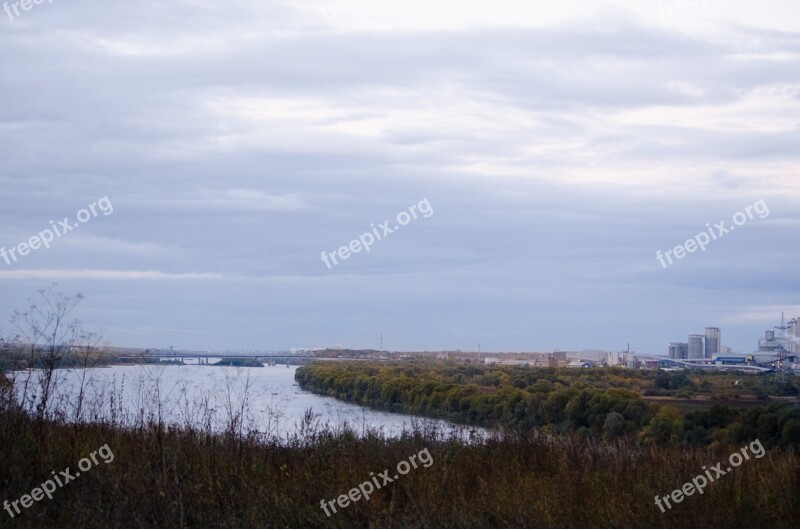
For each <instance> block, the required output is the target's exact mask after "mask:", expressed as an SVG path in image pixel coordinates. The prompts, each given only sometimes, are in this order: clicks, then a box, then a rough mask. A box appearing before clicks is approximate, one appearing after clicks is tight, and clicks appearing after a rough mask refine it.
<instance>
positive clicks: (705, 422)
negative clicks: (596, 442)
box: [295, 361, 800, 449]
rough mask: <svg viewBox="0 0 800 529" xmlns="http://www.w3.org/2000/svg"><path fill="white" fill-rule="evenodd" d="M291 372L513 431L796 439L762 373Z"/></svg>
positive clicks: (788, 406) (362, 368) (790, 419)
mask: <svg viewBox="0 0 800 529" xmlns="http://www.w3.org/2000/svg"><path fill="white" fill-rule="evenodd" d="M295 378H296V379H297V381H298V383H299V384H300V386H301V387H302V388H304V389H307V390H310V391H313V392H316V393H318V394H323V395H329V396H333V397H336V398H339V399H342V400H345V401H348V402H352V403H355V404H360V405H365V406H369V407H373V408H377V409H383V410H388V411H394V412H403V413H413V414H421V415H427V416H431V417H438V418H443V419H448V420H451V421H455V422H459V423H463V424H470V425H478V426H487V427H503V428H506V429H510V430H512V431H515V432H522V433H523V434H524V433H529V432H532V431H534V430H540V431H544V432H546V433H568V432H571V433H575V434H577V435H578V436H580V437H584V438H601V437H602V438H605V439H615V438H619V437H626V438H633V439H638V440H641V441H644V442H646V443H656V444H665V443H675V444H687V445H693V446H707V445H713V446H720V445H721V446H725V445H730V444H736V443H744V442H748V441H752V440H754V439H756V438H758V439H760V440H761V442H762V443H764V446H767V447H780V448H786V449H800V407H798V406H797V405H796V404H794V403H790V402H783V401H775V402H770V399H769V397H768V394H770V393H771V394H776V393H777V394H779V395H786V394H789V395H792V394H795V393H796V392H797V388H796V386H795V385H794V383H792V382H789V383H787V384H783V385H776V384H775V383H774V380H773V378H772V377H770V376H753V375H742V374H737V373H708V372H702V371H691V372H685V371H676V372H665V371H638V370H630V369H621V368H613V369H608V368H597V369H567V368H562V369H555V368H525V367H489V366H483V365H475V364H456V363H442V362H430V361H428V362H417V363H366V362H348V363H341V362H336V363H333V362H319V363H314V364H310V365H307V366H304V367H301V368H299V369H298V370H297V372H296V374H295ZM692 396H694V397H695V398H700V399H702V400H701V401H699V402H702V403H703V404H704V405H703V406H702V407H701V409H695V410H693V411H682V410H680V409H679V408H678V407H676V406H674V405H670V404H678V401H671V400H669V399H670V398H671V397H681V398H683V399H686V398H688V397H692ZM648 397H650V398H653V399H655V398H662V399H667V400H659V401H657V402H654V401H653V400H646V399H647V398H648ZM731 403H736V404H748V405H747V406H744V407H733V406H730V405H728V404H731Z"/></svg>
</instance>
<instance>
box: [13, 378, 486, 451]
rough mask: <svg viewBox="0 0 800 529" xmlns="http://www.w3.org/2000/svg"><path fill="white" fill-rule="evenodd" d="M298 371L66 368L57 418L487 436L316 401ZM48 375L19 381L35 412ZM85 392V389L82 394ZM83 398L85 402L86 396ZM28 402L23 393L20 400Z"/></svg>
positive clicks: (274, 430)
mask: <svg viewBox="0 0 800 529" xmlns="http://www.w3.org/2000/svg"><path fill="white" fill-rule="evenodd" d="M296 369H297V367H296V366H290V367H289V368H287V367H286V366H285V365H278V366H268V367H263V368H258V367H255V368H239V367H220V366H208V365H180V366H173V365H131V366H124V365H116V366H111V367H102V368H89V369H85V370H84V369H60V370H57V371H56V372H55V373H56V382H55V388H56V389H55V398H54V399H52V400H51V402H50V404H51V405H50V406H49V407H48V409H49V412H50V413H52V414H56V415H59V416H61V417H62V418H64V419H65V420H67V421H76V420H78V418H80V420H84V421H112V420H113V421H114V422H115V423H117V424H120V425H123V426H136V425H139V424H146V423H147V422H148V421H152V420H159V418H160V420H162V421H163V422H164V423H166V424H170V425H176V426H191V427H193V428H198V429H204V430H209V431H215V432H220V431H224V430H226V429H230V428H233V429H237V430H240V431H244V432H247V431H257V432H260V433H262V434H266V435H267V436H269V437H270V438H275V439H281V440H288V439H291V438H293V437H294V436H299V437H308V435H309V431H311V430H314V429H320V428H328V429H330V430H334V431H337V430H339V431H340V430H342V429H343V428H345V427H349V428H350V429H351V430H352V431H354V432H355V433H356V434H357V435H359V436H362V435H364V434H365V433H366V432H367V431H370V430H372V431H377V432H380V433H382V434H383V435H385V436H387V437H397V436H400V435H402V433H403V432H410V431H412V430H414V428H415V427H416V428H417V429H424V430H427V431H431V430H435V431H436V432H437V434H438V435H440V436H442V437H448V436H451V435H456V436H459V437H461V438H465V439H466V438H469V437H470V430H471V431H472V433H473V438H474V437H475V436H476V435H484V434H485V432H483V431H482V430H475V429H469V428H465V427H463V426H461V427H459V426H456V425H453V424H451V423H448V422H445V421H440V420H432V419H427V418H421V417H415V416H410V415H401V414H395V413H386V412H381V411H375V410H371V409H369V408H364V407H361V406H356V405H353V404H349V403H346V402H342V401H338V400H336V399H334V398H332V397H324V396H319V395H315V394H313V393H310V392H308V391H305V390H302V389H300V387H299V386H298V385H297V383H296V382H295V380H294V372H295V370H296ZM40 375H41V372H38V371H32V372H17V373H15V374H14V375H13V378H14V379H15V380H16V384H15V385H16V387H17V388H18V390H19V391H20V392H22V389H23V388H24V387H25V380H26V378H28V377H30V383H29V384H28V391H27V393H28V396H29V398H28V399H27V402H28V406H29V407H31V408H32V407H33V405H32V404H30V403H31V402H34V401H35V398H31V397H34V396H35V394H36V392H35V391H34V389H31V388H36V389H38V384H37V377H38V376H40ZM81 388H83V391H81ZM81 393H82V394H83V397H82V398H81ZM21 398H22V396H21V395H20V399H21Z"/></svg>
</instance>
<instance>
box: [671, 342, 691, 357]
mask: <svg viewBox="0 0 800 529" xmlns="http://www.w3.org/2000/svg"><path fill="white" fill-rule="evenodd" d="M669 358H670V360H686V359H687V358H689V344H688V343H683V342H670V344H669Z"/></svg>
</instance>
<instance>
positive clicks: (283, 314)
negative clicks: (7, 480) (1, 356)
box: [0, 0, 800, 354]
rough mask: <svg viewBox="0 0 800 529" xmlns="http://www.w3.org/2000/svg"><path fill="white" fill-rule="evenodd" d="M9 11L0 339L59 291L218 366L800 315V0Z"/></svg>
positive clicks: (5, 17)
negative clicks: (246, 355)
mask: <svg viewBox="0 0 800 529" xmlns="http://www.w3.org/2000/svg"><path fill="white" fill-rule="evenodd" d="M28 7H29V9H28V10H24V9H23V7H22V6H21V5H16V7H15V2H6V3H5V4H3V12H2V13H0V48H1V49H2V50H3V58H2V67H0V100H2V104H0V249H2V250H4V251H5V252H6V253H5V254H4V255H3V257H0V333H1V334H4V335H8V334H9V333H13V327H12V326H11V325H10V324H8V323H7V321H8V317H9V316H10V315H11V313H12V311H13V309H14V308H24V307H25V306H26V299H27V298H29V297H31V296H34V295H35V294H36V291H37V290H39V289H42V288H45V287H47V286H48V285H49V284H51V283H57V284H58V288H59V289H60V290H61V291H63V292H65V293H68V294H74V293H78V292H80V293H82V294H83V295H84V296H85V297H86V298H85V299H84V300H83V301H82V303H81V304H80V305H79V306H78V308H77V309H76V310H75V312H74V315H75V316H76V317H78V318H80V320H81V321H82V322H84V324H85V325H87V326H89V327H93V328H100V329H101V330H102V332H103V335H104V337H105V340H106V341H108V342H110V343H113V344H115V345H125V346H135V347H169V346H173V347H175V348H182V349H199V350H212V351H214V350H263V349H268V350H283V349H287V348H291V347H331V346H334V345H335V344H339V345H341V346H342V347H349V348H378V347H379V346H380V344H381V341H380V340H381V335H382V336H383V347H384V348H385V349H388V350H443V349H445V350H454V349H461V350H465V351H472V350H477V349H478V347H479V344H480V348H481V350H482V351H498V352H499V351H505V352H512V351H550V350H554V349H560V350H569V351H573V350H582V349H587V348H598V349H603V350H623V349H625V348H626V347H627V345H628V344H629V343H630V347H631V349H633V350H636V351H638V352H642V353H656V354H658V353H666V350H667V343H668V342H671V341H681V342H685V341H686V340H687V335H688V334H692V333H702V332H703V330H704V328H705V327H707V326H716V327H719V328H721V329H722V342H723V345H726V346H730V347H731V348H732V349H733V350H734V351H735V352H740V353H750V352H752V351H753V350H754V349H755V348H756V346H757V340H758V338H759V337H760V336H761V335H762V334H763V331H764V330H767V329H771V328H772V327H773V326H774V325H777V324H778V323H779V319H780V316H781V312H785V313H786V317H787V318H793V317H798V316H800V296H799V295H798V294H800V276H799V275H798V266H797V264H798V261H800V259H799V258H800V246H798V234H800V231H799V230H800V208H798V205H800V178H799V176H800V3H798V2H796V1H794V0H786V1H783V0H766V1H764V2H760V3H758V4H755V3H753V2H745V1H729V2H721V1H718V0H663V1H659V0H657V1H654V2H641V1H607V2H600V3H598V2H590V1H583V0H566V1H562V2H559V3H554V2H547V3H540V2H530V1H504V0H494V1H492V2H489V1H484V0H480V1H478V0H474V1H473V0H471V1H449V0H448V1H437V0H434V1H431V0H426V1H425V2H423V1H421V0H409V1H405V2H396V1H395V2H389V1H383V0H333V1H327V0H322V1H320V0H293V1H276V2H268V1H267V2H265V1H244V0H232V1H229V2H223V3H220V2H210V1H204V0H194V1H171V2H157V1H149V0H137V1H135V2H134V1H129V0H119V1H115V2H89V1H83V0H70V1H68V2H67V1H62V0H53V1H52V2H50V1H49V0H48V1H44V2H42V3H40V4H38V5H37V4H33V5H28ZM92 208H93V209H92ZM62 219H66V222H64V220H62ZM386 221H389V222H388V223H387V222H386ZM62 222H64V224H60V223H62ZM720 222H723V224H722V225H720V224H719V223H720ZM381 225H383V226H384V227H381ZM65 226H69V227H70V229H69V231H67V229H66V227H65ZM395 228H397V229H395ZM732 228H733V229H732ZM384 229H388V230H391V233H389V232H386V231H384ZM48 230H49V231H50V233H51V235H48V234H47V231H48ZM62 232H63V233H62ZM367 235H369V236H367ZM32 237H33V238H35V240H34V241H31V238H32ZM37 237H38V239H36V238H37ZM48 238H52V241H47V245H44V244H43V241H42V240H43V239H48ZM370 239H374V240H373V241H370ZM706 239H708V241H707V242H705V241H706ZM37 241H38V242H39V244H37ZM352 241H356V242H352ZM687 241H690V242H688V243H687ZM701 243H702V244H701ZM20 245H27V247H25V246H23V247H20ZM33 246H36V248H32V247H33ZM367 246H368V251H367V248H366V247H367ZM701 246H702V248H701ZM10 250H13V251H14V253H13V254H10V253H9V251H10ZM668 251H669V252H671V253H669V254H666V252H668ZM23 254H24V255H23ZM331 254H332V255H333V256H332V255H331ZM679 256H680V258H679ZM334 258H335V261H334ZM326 263H327V264H326Z"/></svg>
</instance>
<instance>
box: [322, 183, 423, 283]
mask: <svg viewBox="0 0 800 529" xmlns="http://www.w3.org/2000/svg"><path fill="white" fill-rule="evenodd" d="M419 215H422V217H424V218H426V219H427V218H428V217H430V216H431V215H433V208H432V207H431V204H430V202H428V199H427V198H423V199H422V200H420V201H419V202H418V203H417V204H413V205H412V206H411V207H409V208H408V211H401V212H400V213H398V214H397V217H396V219H395V220H396V224H395V225H394V226H393V227H392V226H390V224H391V222H390V221H388V220H386V221H384V222H382V223H381V224H378V226H377V227H376V226H375V224H370V225H369V226H370V228H372V230H371V231H368V232H366V233H364V234H363V235H361V236H360V237H359V238H358V239H353V240H352V241H350V244H348V245H347V246H341V247H340V248H339V249H338V250H337V251H335V252H325V251H323V252H322V262H324V263H325V266H327V267H328V270H330V269H331V268H332V267H333V266H336V265H338V264H339V261H337V260H336V258H337V257H338V258H339V259H341V260H342V261H345V260H347V259H349V258H350V256H351V255H352V254H356V253H359V252H360V251H361V250H366V251H368V252H369V251H371V250H372V245H373V244H375V242H376V241H380V240H381V239H383V238H385V237H386V236H387V235H391V234H392V233H394V232H396V231H397V230H399V229H400V227H401V226H405V225H407V224H408V223H410V222H411V221H412V220H416V219H418V218H419ZM331 262H333V265H331Z"/></svg>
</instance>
